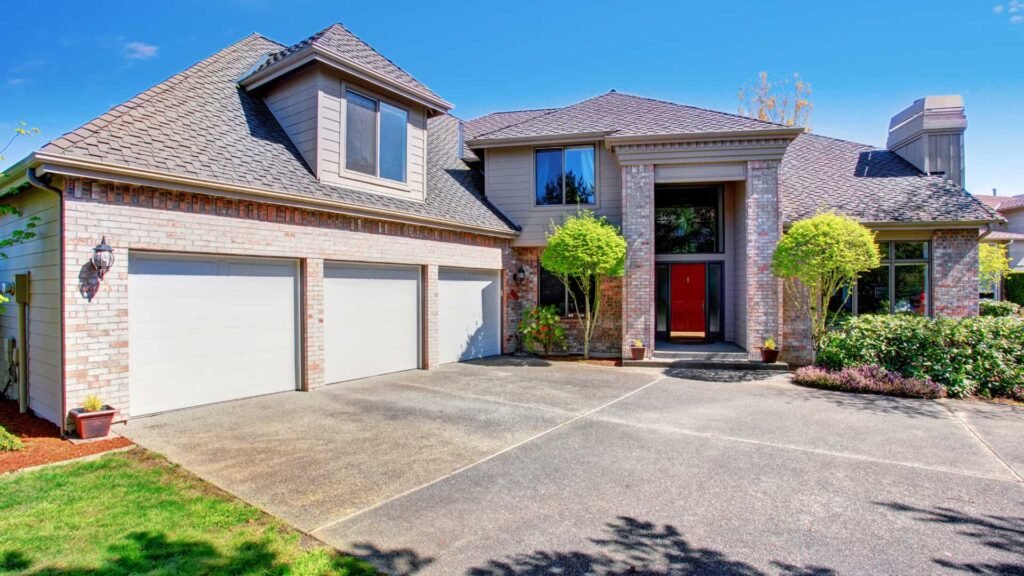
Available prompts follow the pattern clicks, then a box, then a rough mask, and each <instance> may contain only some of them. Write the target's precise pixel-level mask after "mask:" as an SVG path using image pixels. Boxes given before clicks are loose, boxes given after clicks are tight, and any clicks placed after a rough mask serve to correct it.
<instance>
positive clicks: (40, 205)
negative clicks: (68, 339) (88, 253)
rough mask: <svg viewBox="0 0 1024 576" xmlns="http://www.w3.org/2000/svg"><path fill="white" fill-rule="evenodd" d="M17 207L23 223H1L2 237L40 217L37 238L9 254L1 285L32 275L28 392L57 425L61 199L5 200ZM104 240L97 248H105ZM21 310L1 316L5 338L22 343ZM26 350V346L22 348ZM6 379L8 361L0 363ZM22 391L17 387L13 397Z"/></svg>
mask: <svg viewBox="0 0 1024 576" xmlns="http://www.w3.org/2000/svg"><path fill="white" fill-rule="evenodd" d="M5 200H6V201H7V202H8V203H10V204H11V205H13V206H15V207H17V208H18V209H19V210H20V211H21V213H22V215H21V217H15V216H4V217H2V218H0V235H2V236H3V237H6V236H8V235H9V234H10V233H11V231H13V230H17V229H23V228H24V226H25V224H26V223H27V221H28V219H29V218H31V217H33V216H37V217H38V218H39V222H38V224H37V226H36V229H35V232H36V234H37V236H36V238H33V239H32V240H29V241H28V242H26V243H24V244H22V245H20V246H14V247H12V248H8V249H7V250H6V251H5V252H6V254H7V256H8V257H7V258H6V259H0V280H4V281H13V280H14V275H15V274H20V273H22V272H29V273H31V275H32V277H31V282H32V289H31V292H30V298H31V301H30V304H29V309H28V386H29V407H30V408H31V409H32V410H33V411H34V412H35V413H36V414H38V415H40V416H41V417H43V418H46V419H47V420H50V421H51V422H54V423H59V422H60V412H61V368H60V366H61V363H60V358H61V328H60V326H61V324H60V323H61V318H60V298H59V294H60V291H59V290H58V286H59V284H60V267H59V260H60V222H59V213H58V201H57V195H56V194H54V193H53V192H49V191H44V190H38V189H30V190H27V191H25V192H23V193H22V194H19V195H17V196H13V197H10V198H7V199H5ZM99 240H100V239H99V238H96V239H95V242H97V243H98V242H99ZM17 335H18V306H17V305H16V304H15V303H14V301H13V299H12V301H11V302H8V303H7V305H6V310H5V311H4V313H3V314H2V315H0V337H2V338H17ZM19 344H20V343H19ZM0 365H3V366H4V369H5V370H4V372H5V373H6V367H7V364H6V360H5V359H3V358H0ZM16 392H17V389H16V388H13V387H12V395H13V394H16Z"/></svg>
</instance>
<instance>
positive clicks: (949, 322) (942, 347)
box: [817, 314, 1024, 399]
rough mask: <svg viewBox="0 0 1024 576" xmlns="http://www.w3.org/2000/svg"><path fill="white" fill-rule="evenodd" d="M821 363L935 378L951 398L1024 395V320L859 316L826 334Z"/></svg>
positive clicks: (827, 365) (1021, 397) (820, 358)
mask: <svg viewBox="0 0 1024 576" xmlns="http://www.w3.org/2000/svg"><path fill="white" fill-rule="evenodd" d="M817 363H818V364H819V365H821V366H824V367H826V368H830V369H833V370H839V369H842V368H848V367H854V366H865V365H870V364H875V365H878V366H881V367H883V368H886V369H888V370H894V371H896V372H899V373H900V374H903V375H904V376H909V377H912V378H931V379H932V380H934V381H936V382H938V383H939V384H942V385H943V386H945V387H946V391H947V392H948V394H949V395H950V396H956V397H963V396H970V395H972V394H981V395H983V396H1008V397H1014V398H1020V399H1024V320H1021V319H1020V318H992V317H986V318H963V319H952V318H926V317H920V316H912V315H892V316H890V315H870V314H869V315H863V316H857V317H853V318H850V319H849V320H848V321H847V322H845V323H844V324H843V325H842V326H841V327H840V328H838V329H836V330H834V331H832V332H830V333H828V334H827V335H826V337H825V340H824V342H823V343H822V349H821V351H820V352H819V354H818V358H817Z"/></svg>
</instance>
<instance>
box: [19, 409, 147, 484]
mask: <svg viewBox="0 0 1024 576" xmlns="http://www.w3.org/2000/svg"><path fill="white" fill-rule="evenodd" d="M0 426H3V427H4V428H5V429H6V430H7V431H8V432H10V433H11V434H14V435H15V436H17V437H18V438H20V439H21V442H22V443H23V444H24V445H25V448H23V449H22V450H18V451H15V452H0V474H3V473H5V472H12V471H14V470H18V469H21V468H28V467H30V466H39V465H40V464H49V463H51V462H60V461H62V460H70V459H72V458H79V457H81V456H89V455H90V454H98V453H100V452H106V451H108V450H114V449H116V448H123V447H125V446H131V444H132V443H131V441H130V440H128V439H127V438H121V437H114V438H111V439H110V440H99V441H96V442H86V443H84V444H77V445H76V444H72V443H71V442H68V441H67V440H64V439H62V438H61V437H60V429H59V428H57V426H56V425H55V424H53V423H51V422H48V421H46V420H43V419H42V418H38V417H36V416H33V415H31V414H20V413H19V412H18V403H17V402H14V401H10V400H0Z"/></svg>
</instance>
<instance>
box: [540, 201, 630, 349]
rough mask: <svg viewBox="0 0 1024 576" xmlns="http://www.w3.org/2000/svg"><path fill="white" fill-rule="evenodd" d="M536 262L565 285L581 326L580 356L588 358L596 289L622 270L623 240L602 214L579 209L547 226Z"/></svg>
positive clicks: (598, 308)
mask: <svg viewBox="0 0 1024 576" xmlns="http://www.w3.org/2000/svg"><path fill="white" fill-rule="evenodd" d="M540 263H541V266H543V267H544V269H545V270H547V271H548V272H551V273H552V274H554V275H555V276H557V277H558V278H559V279H560V280H561V281H562V284H564V285H565V290H566V292H568V293H569V297H570V299H571V300H572V304H573V306H574V307H575V309H576V311H577V312H578V313H577V318H578V319H579V321H580V326H581V327H582V329H583V357H584V358H590V339H591V337H592V336H593V335H594V327H595V326H596V325H597V319H598V317H599V316H600V314H601V301H602V299H603V295H602V294H601V290H600V288H601V285H602V284H603V283H604V280H605V279H606V278H618V277H621V276H623V275H624V274H625V273H626V239H625V238H623V237H622V234H621V233H619V229H618V228H616V227H615V226H613V225H611V224H609V223H608V222H607V220H605V218H604V217H603V216H602V217H600V218H598V217H597V216H595V215H594V213H593V212H591V211H589V210H580V211H579V212H577V213H576V214H575V215H573V216H569V217H568V218H566V219H565V221H564V222H562V224H554V223H553V224H552V225H551V232H550V233H549V234H548V246H547V248H545V250H544V254H543V255H542V256H541V260H540ZM579 298H582V300H583V302H582V303H581V302H578V301H577V300H578V299H579ZM580 304H582V306H581V305H580Z"/></svg>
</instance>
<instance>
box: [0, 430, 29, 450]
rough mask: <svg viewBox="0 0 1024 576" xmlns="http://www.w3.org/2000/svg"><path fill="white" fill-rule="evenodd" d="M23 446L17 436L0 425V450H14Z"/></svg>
mask: <svg viewBox="0 0 1024 576" xmlns="http://www.w3.org/2000/svg"><path fill="white" fill-rule="evenodd" d="M24 447H25V446H24V445H23V444H22V443H21V440H19V439H18V437H17V436H15V435H14V434H11V433H10V432H8V431H7V430H5V429H4V427H3V426H0V452H14V451H15V450H21V449H22V448H24Z"/></svg>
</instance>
